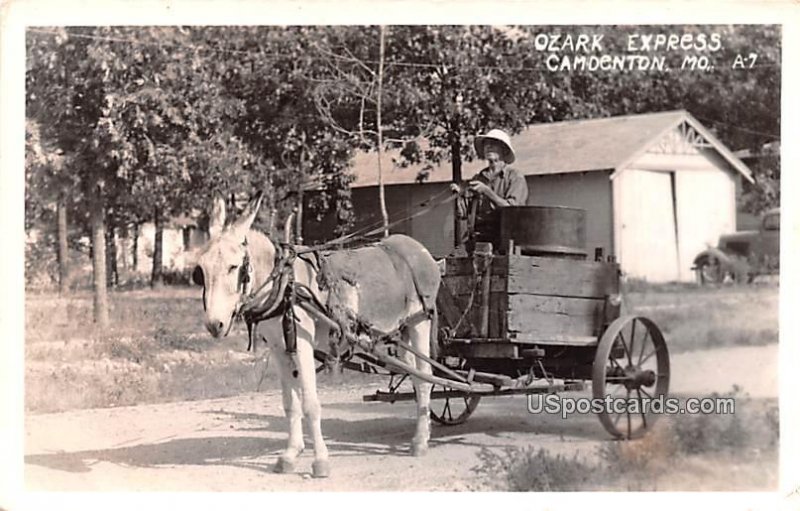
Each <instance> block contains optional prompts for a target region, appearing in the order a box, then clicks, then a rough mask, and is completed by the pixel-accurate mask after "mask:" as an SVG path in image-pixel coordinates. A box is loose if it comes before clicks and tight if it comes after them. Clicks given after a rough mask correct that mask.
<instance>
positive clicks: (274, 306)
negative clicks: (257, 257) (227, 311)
mask: <svg viewBox="0 0 800 511" xmlns="http://www.w3.org/2000/svg"><path fill="white" fill-rule="evenodd" d="M273 246H274V247H275V259H274V262H273V266H272V272H270V274H269V276H268V277H267V279H266V280H265V281H264V282H263V283H262V284H261V285H260V286H259V287H258V289H256V290H255V291H252V292H251V288H252V286H251V283H252V281H253V278H252V273H253V270H252V264H251V263H250V254H249V252H248V250H247V240H245V252H244V256H243V260H242V266H241V268H240V271H239V278H238V282H237V291H239V300H238V301H237V304H236V308H235V309H234V316H240V317H241V318H242V319H243V320H244V322H245V324H246V325H247V333H248V347H247V349H248V350H249V349H250V348H251V347H252V348H253V349H254V350H255V342H254V339H253V334H254V331H255V329H254V326H255V325H256V324H257V323H259V322H261V321H266V320H268V319H273V318H276V317H278V316H282V317H283V319H284V323H287V322H289V321H291V323H292V325H293V320H294V318H293V315H294V312H293V305H294V300H295V290H294V261H295V259H297V251H296V250H295V248H294V246H293V245H291V244H289V243H275V242H273ZM287 316H292V317H291V318H287ZM287 327H288V325H284V329H286V328H287Z"/></svg>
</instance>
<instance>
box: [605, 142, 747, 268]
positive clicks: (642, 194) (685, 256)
mask: <svg viewBox="0 0 800 511" xmlns="http://www.w3.org/2000/svg"><path fill="white" fill-rule="evenodd" d="M634 169H635V170H634ZM645 172H650V173H657V172H661V173H664V174H667V175H668V174H670V173H672V174H674V187H675V189H674V193H675V204H674V208H675V209H674V213H673V219H672V221H673V222H677V226H676V227H675V229H677V237H675V236H672V237H670V235H669V234H668V233H662V234H658V235H656V234H655V232H660V231H661V230H662V227H663V226H662V224H664V223H665V222H666V216H667V215H666V213H665V214H664V215H663V216H664V218H663V219H662V220H663V221H658V220H656V219H654V218H655V217H653V215H656V216H662V215H659V214H658V213H654V212H652V211H649V210H651V209H653V208H654V207H658V208H662V207H663V208H666V209H667V210H672V208H673V205H672V204H671V201H672V193H673V190H672V188H671V187H670V188H666V180H663V179H662V180H663V181H664V182H663V183H661V184H662V185H664V186H663V187H662V188H664V191H663V193H664V194H665V195H666V196H667V197H669V199H670V201H669V202H670V203H669V204H668V203H667V201H666V200H665V199H664V198H663V197H656V196H655V194H657V192H655V191H654V190H652V189H650V187H651V186H655V183H654V182H653V181H652V180H647V179H646V178H642V175H643V174H642V173H645ZM637 174H638V175H637ZM737 175H738V174H736V173H735V171H734V170H733V169H731V168H730V166H729V165H728V164H727V163H726V162H725V161H724V160H723V159H722V158H720V157H719V155H717V154H716V153H715V152H713V151H709V150H703V151H697V152H695V153H694V154H665V153H645V154H643V155H641V156H640V157H639V158H638V159H637V160H635V161H634V162H633V163H632V164H631V166H630V168H628V169H625V170H623V171H621V172H620V173H619V174H618V175H617V177H616V180H617V181H619V184H618V186H616V187H615V194H616V197H615V198H616V199H617V201H616V202H617V203H618V204H619V206H618V207H619V211H618V212H617V215H618V218H617V220H616V229H619V232H618V233H617V237H618V239H619V243H621V244H622V246H624V248H623V249H622V250H621V253H620V254H618V256H619V258H620V264H621V266H622V269H623V271H625V272H626V273H628V274H630V275H632V276H636V277H639V278H644V279H647V280H650V281H653V282H658V281H684V282H690V281H692V280H693V279H694V278H695V277H694V274H693V272H692V270H691V267H692V261H693V260H694V257H695V256H696V255H697V254H698V253H699V252H700V251H702V250H703V249H705V248H706V246H707V245H708V244H711V245H714V244H716V241H717V239H718V238H719V236H720V235H721V234H724V233H726V232H731V231H733V230H735V228H736V180H737V177H736V176H737ZM643 179H644V181H647V182H648V183H649V184H646V183H645V182H644V181H643ZM648 197H649V198H648ZM656 204H659V206H655V205H656ZM647 217H652V218H650V220H648V221H650V222H655V226H654V228H653V229H651V230H650V231H646V230H642V229H638V230H637V229H631V228H630V226H631V225H633V224H641V221H642V220H643V219H644V218H647ZM665 236H666V238H665ZM654 237H658V238H659V239H647V238H654ZM637 238H644V239H637ZM668 240H670V241H668ZM668 242H669V243H673V244H674V245H673V247H672V248H671V249H668V248H667V243H668ZM657 247H661V248H657ZM654 250H658V251H659V253H658V255H655V256H654V255H652V254H653V251H654ZM637 251H638V252H639V253H640V254H650V255H649V256H648V260H647V261H640V260H638V258H639V257H641V256H639V257H637V255H636V254H637ZM667 251H668V252H667ZM668 253H669V254H670V255H669V256H667V254H668ZM672 254H675V256H674V257H675V260H676V263H675V266H674V269H672V268H673V265H672V262H671V259H672V257H673V256H672ZM658 260H663V261H661V262H660V263H657V262H656V261H658ZM657 267H658V268H657ZM648 268H650V269H648Z"/></svg>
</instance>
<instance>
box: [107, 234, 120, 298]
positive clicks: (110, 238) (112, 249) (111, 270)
mask: <svg viewBox="0 0 800 511" xmlns="http://www.w3.org/2000/svg"><path fill="white" fill-rule="evenodd" d="M114 233H115V228H114V226H107V228H106V256H107V263H106V279H107V280H106V283H107V285H108V287H109V288H112V289H113V288H115V287H117V284H119V273H118V271H117V243H116V240H115V239H114Z"/></svg>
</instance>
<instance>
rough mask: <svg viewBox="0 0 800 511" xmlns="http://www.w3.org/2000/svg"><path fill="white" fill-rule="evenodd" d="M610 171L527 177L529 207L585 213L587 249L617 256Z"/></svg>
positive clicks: (592, 254)
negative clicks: (571, 209)
mask: <svg viewBox="0 0 800 511" xmlns="http://www.w3.org/2000/svg"><path fill="white" fill-rule="evenodd" d="M609 174H610V171H596V172H581V173H570V174H550V175H543V176H528V178H527V179H528V191H529V193H528V204H529V205H535V206H567V207H572V208H581V209H584V210H586V249H587V251H588V253H589V257H590V258H591V257H594V249H595V247H602V249H603V254H606V255H610V254H614V242H613V217H612V201H611V184H610V182H609V179H608V178H609Z"/></svg>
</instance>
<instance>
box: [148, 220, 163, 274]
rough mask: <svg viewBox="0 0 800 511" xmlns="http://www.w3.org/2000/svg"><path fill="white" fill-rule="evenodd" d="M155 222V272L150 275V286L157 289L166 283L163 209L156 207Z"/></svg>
mask: <svg viewBox="0 0 800 511" xmlns="http://www.w3.org/2000/svg"><path fill="white" fill-rule="evenodd" d="M153 224H154V225H155V231H156V238H155V241H154V243H153V273H152V275H151V277H150V287H152V288H154V289H156V288H160V287H161V286H163V285H164V271H163V267H162V266H163V265H162V261H163V259H164V224H163V220H162V218H161V210H160V209H159V208H158V207H156V208H155V212H154V214H153Z"/></svg>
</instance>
